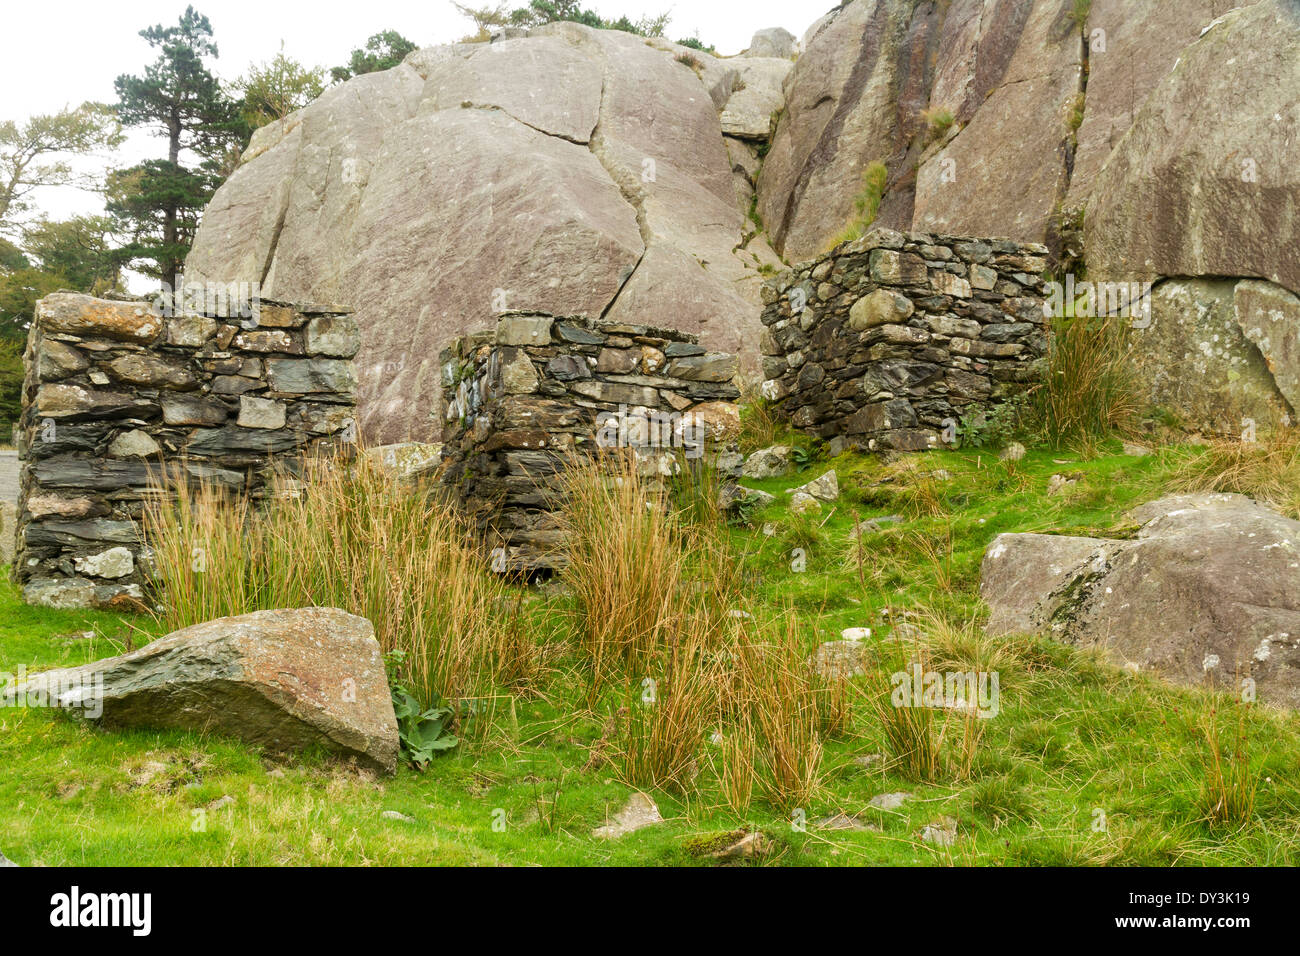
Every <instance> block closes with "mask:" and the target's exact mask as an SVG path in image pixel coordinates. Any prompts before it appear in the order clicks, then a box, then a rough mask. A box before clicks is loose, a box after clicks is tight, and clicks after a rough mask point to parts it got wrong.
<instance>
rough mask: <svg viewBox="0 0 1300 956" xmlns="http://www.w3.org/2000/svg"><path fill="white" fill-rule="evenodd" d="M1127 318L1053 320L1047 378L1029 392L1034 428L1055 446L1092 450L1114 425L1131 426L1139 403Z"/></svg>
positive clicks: (1108, 435)
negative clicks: (1030, 394) (1030, 393)
mask: <svg viewBox="0 0 1300 956" xmlns="http://www.w3.org/2000/svg"><path fill="white" fill-rule="evenodd" d="M1067 305H1068V304H1067ZM1131 321H1132V320H1131V319H1130V318H1127V317H1122V316H1097V317H1085V316H1078V317H1073V316H1071V317H1066V318H1062V319H1058V320H1056V322H1055V324H1054V327H1053V330H1052V335H1051V337H1050V340H1049V344H1048V353H1047V381H1046V383H1045V384H1044V385H1042V386H1040V387H1039V388H1037V389H1035V390H1034V392H1033V393H1032V406H1031V407H1032V410H1033V415H1034V418H1035V420H1036V421H1035V424H1036V426H1037V430H1038V431H1039V432H1040V433H1041V434H1042V437H1043V438H1044V439H1046V440H1047V441H1048V442H1050V443H1051V444H1053V445H1054V446H1056V447H1058V448H1059V447H1070V448H1075V449H1078V450H1079V451H1080V453H1083V454H1092V452H1093V451H1094V450H1095V449H1096V446H1097V444H1098V443H1099V442H1101V441H1104V440H1105V439H1107V438H1109V437H1110V435H1111V434H1112V433H1113V432H1114V431H1115V430H1120V431H1131V430H1132V428H1133V423H1134V422H1135V420H1136V418H1137V415H1138V412H1139V411H1140V410H1141V407H1142V402H1141V397H1140V393H1139V389H1138V384H1137V372H1136V366H1135V363H1134V361H1133V343H1132V338H1131V335H1130V332H1129V325H1130V323H1131Z"/></svg>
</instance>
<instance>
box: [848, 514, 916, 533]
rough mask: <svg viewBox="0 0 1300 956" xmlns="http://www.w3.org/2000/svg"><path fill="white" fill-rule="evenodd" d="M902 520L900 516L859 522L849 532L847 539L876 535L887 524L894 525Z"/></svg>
mask: <svg viewBox="0 0 1300 956" xmlns="http://www.w3.org/2000/svg"><path fill="white" fill-rule="evenodd" d="M902 520H903V516H902V515H882V516H881V517H879V518H868V519H867V520H866V521H860V522H858V524H857V525H855V526H854V527H853V530H852V531H850V532H849V538H850V539H853V538H857V537H860V536H862V535H864V534H876V533H877V532H879V531H882V530H883V529H884V526H885V525H887V524H896V523H897V522H900V521H902Z"/></svg>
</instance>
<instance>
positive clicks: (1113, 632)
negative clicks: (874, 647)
mask: <svg viewBox="0 0 1300 956" xmlns="http://www.w3.org/2000/svg"><path fill="white" fill-rule="evenodd" d="M1130 517H1131V520H1132V521H1133V522H1134V523H1136V524H1138V525H1139V526H1140V528H1139V530H1138V532H1137V536H1136V537H1135V538H1134V539H1132V540H1111V539H1101V538H1077V537H1065V536H1057V535H1044V534H1002V535H998V537H997V538H996V539H994V541H993V543H992V544H991V545H990V546H989V549H988V551H987V552H986V553H985V555H984V561H983V564H982V566H981V569H980V574H981V582H980V590H981V594H982V596H983V598H984V600H985V601H986V602H987V603H988V605H989V608H990V610H991V615H990V618H989V622H988V629H989V631H990V632H991V633H994V634H1005V633H1014V632H1047V633H1050V634H1051V635H1052V636H1053V637H1055V638H1057V639H1059V640H1061V641H1064V642H1067V643H1070V644H1077V645H1082V646H1088V647H1101V648H1105V649H1106V650H1107V651H1108V652H1109V653H1110V655H1111V657H1112V658H1113V659H1115V660H1116V662H1117V663H1122V664H1125V665H1127V666H1130V667H1136V668H1137V669H1139V670H1141V671H1149V672H1152V673H1154V674H1156V675H1158V676H1160V677H1162V678H1165V679H1167V680H1170V681H1173V682H1175V683H1180V684H1187V685H1193V686H1203V685H1205V684H1206V683H1212V684H1214V685H1216V686H1218V687H1221V688H1225V689H1228V690H1229V691H1236V692H1239V691H1242V690H1243V689H1244V687H1243V684H1242V681H1243V680H1246V679H1249V680H1251V681H1253V688H1254V690H1255V691H1256V692H1257V694H1258V699H1259V700H1260V701H1262V702H1264V703H1269V704H1276V705H1279V706H1284V707H1292V708H1294V707H1297V706H1300V521H1294V520H1292V519H1290V518H1287V517H1284V516H1283V515H1281V514H1278V513H1277V512H1276V511H1273V510H1272V509H1270V508H1268V507H1266V506H1264V505H1262V504H1259V503H1257V502H1255V501H1252V500H1251V499H1249V498H1246V497H1244V496H1242V495H1224V494H1206V495H1174V496H1171V497H1167V498H1162V499H1160V500H1158V501H1153V502H1150V503H1149V504H1146V505H1143V506H1141V507H1140V508H1138V509H1136V510H1135V511H1134V512H1133V514H1132V515H1131V516H1130Z"/></svg>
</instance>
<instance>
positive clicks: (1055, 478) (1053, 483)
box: [1047, 475, 1079, 495]
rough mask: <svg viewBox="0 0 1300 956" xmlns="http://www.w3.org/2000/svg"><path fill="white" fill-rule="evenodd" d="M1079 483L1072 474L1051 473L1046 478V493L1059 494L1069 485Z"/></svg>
mask: <svg viewBox="0 0 1300 956" xmlns="http://www.w3.org/2000/svg"><path fill="white" fill-rule="evenodd" d="M1078 483H1079V479H1078V478H1076V477H1074V476H1073V475H1052V477H1051V478H1048V479H1047V493H1048V494H1049V495H1059V494H1061V493H1062V492H1063V491H1065V489H1066V488H1068V487H1070V485H1075V484H1078Z"/></svg>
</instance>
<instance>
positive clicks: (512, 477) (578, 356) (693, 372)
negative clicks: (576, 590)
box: [441, 313, 739, 572]
mask: <svg viewBox="0 0 1300 956" xmlns="http://www.w3.org/2000/svg"><path fill="white" fill-rule="evenodd" d="M441 362H442V383H443V399H444V403H443V404H444V408H445V409H446V416H447V422H446V427H445V429H444V438H445V445H444V448H443V460H444V463H445V465H444V467H445V471H444V473H443V480H444V481H445V482H447V483H448V484H449V485H450V487H451V488H452V489H454V491H455V494H456V495H457V497H458V498H459V500H460V501H461V502H462V503H463V504H464V506H465V508H466V510H467V512H468V513H469V515H470V516H471V518H472V520H473V522H474V524H475V526H476V528H477V530H478V531H479V532H480V534H481V535H482V536H483V539H484V540H485V541H486V542H487V545H488V547H489V549H490V550H491V551H492V552H493V563H494V567H495V568H496V570H498V571H512V572H513V571H521V572H529V571H533V570H537V569H540V568H555V567H559V566H562V565H563V564H564V561H565V558H564V554H563V547H562V546H563V536H562V533H561V530H560V525H559V522H558V521H557V517H556V514H555V508H556V505H557V498H556V496H555V487H556V482H555V476H556V475H557V474H558V473H559V472H560V471H561V469H563V467H564V465H565V462H566V461H568V460H570V456H572V455H575V454H576V455H588V454H593V453H595V452H596V451H597V450H598V449H601V448H614V447H620V446H622V447H629V448H633V449H635V450H636V453H637V454H638V456H639V459H640V462H641V466H642V468H643V470H644V471H645V473H647V474H655V475H668V474H671V473H672V471H673V469H674V468H678V467H682V466H688V465H689V462H690V461H692V460H695V459H698V458H700V457H702V456H704V455H717V454H718V453H719V452H720V451H723V450H724V449H725V448H726V442H727V441H728V440H729V439H730V438H733V437H734V436H735V433H736V431H737V430H738V427H739V409H738V406H737V405H736V404H735V402H736V399H737V398H738V397H739V391H738V389H737V388H736V385H735V383H734V381H733V379H734V377H735V375H736V358H735V356H734V355H730V354H727V353H722V352H709V351H706V350H705V349H704V348H703V347H701V346H700V345H699V344H698V342H697V340H696V337H695V336H694V335H691V334H689V333H685V332H680V331H676V330H671V329H658V328H652V327H649V326H644V325H622V324H610V323H602V322H599V321H593V320H587V319H583V318H561V317H555V316H550V315H539V314H534V313H508V314H506V315H503V316H502V317H501V318H500V319H499V321H498V323H497V327H496V329H494V330H492V331H491V332H484V333H480V334H477V335H471V336H465V337H463V338H460V339H457V340H455V341H454V342H453V343H452V344H451V345H450V346H449V347H448V348H447V349H445V350H444V351H443V352H442V355H441ZM732 457H734V458H736V461H735V462H734V464H736V465H738V464H739V456H735V455H733V456H732Z"/></svg>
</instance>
